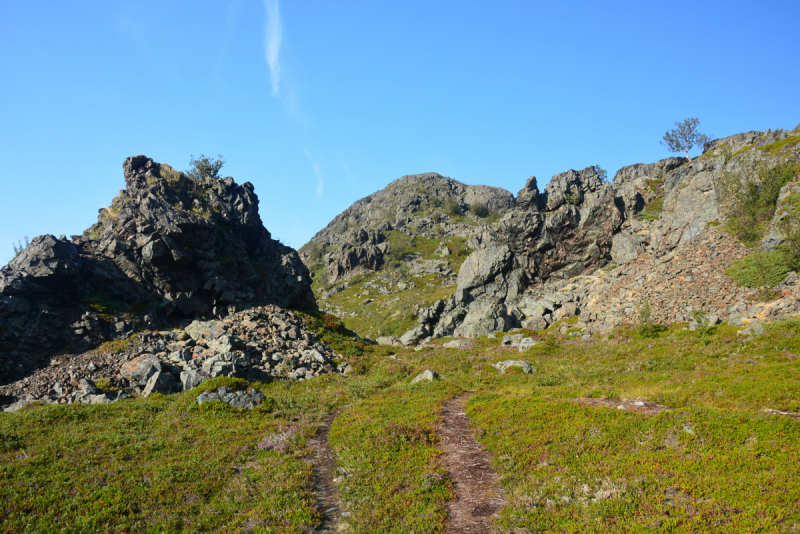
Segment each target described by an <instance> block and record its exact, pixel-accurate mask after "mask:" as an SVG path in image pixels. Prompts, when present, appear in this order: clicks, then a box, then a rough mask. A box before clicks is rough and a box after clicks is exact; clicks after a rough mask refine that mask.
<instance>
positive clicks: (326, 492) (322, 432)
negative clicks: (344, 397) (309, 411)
mask: <svg viewBox="0 0 800 534" xmlns="http://www.w3.org/2000/svg"><path fill="white" fill-rule="evenodd" d="M335 418H336V412H334V413H330V414H328V415H327V416H326V417H325V420H324V421H323V423H322V425H320V426H319V429H318V430H317V435H316V436H315V437H314V438H313V439H312V440H311V445H312V446H313V447H314V449H316V451H317V453H316V455H315V456H314V494H315V495H316V496H317V511H318V512H319V514H320V515H321V516H322V520H321V522H320V524H319V525H317V527H316V528H315V529H314V530H313V531H312V532H327V533H333V532H344V529H345V524H344V521H343V520H342V511H341V508H340V506H339V496H338V492H337V491H336V487H335V486H334V485H333V477H334V474H335V473H336V455H335V454H334V453H333V450H332V449H331V447H330V445H329V444H328V434H329V433H330V430H331V425H332V424H333V420H334V419H335Z"/></svg>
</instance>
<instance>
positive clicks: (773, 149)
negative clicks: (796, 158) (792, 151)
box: [759, 135, 800, 154]
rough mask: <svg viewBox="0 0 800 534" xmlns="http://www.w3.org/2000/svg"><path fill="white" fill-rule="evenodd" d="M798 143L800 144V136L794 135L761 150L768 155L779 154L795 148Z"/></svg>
mask: <svg viewBox="0 0 800 534" xmlns="http://www.w3.org/2000/svg"><path fill="white" fill-rule="evenodd" d="M797 143H800V135H793V136H790V137H787V138H786V139H784V140H782V141H776V142H775V143H771V144H769V145H766V146H762V147H761V148H759V150H761V151H762V152H766V153H767V154H777V153H778V152H781V151H782V150H784V149H786V148H791V147H793V146H795V145H796V144H797Z"/></svg>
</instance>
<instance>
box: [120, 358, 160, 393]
mask: <svg viewBox="0 0 800 534" xmlns="http://www.w3.org/2000/svg"><path fill="white" fill-rule="evenodd" d="M160 372H161V361H160V360H159V359H158V358H157V357H156V356H154V355H152V354H142V355H141V356H139V357H137V358H134V359H132V360H131V361H129V362H125V363H124V364H123V365H122V367H121V368H120V375H122V378H124V379H126V380H127V381H128V382H129V383H130V385H131V386H144V385H146V384H147V382H148V380H149V379H150V377H151V376H153V375H155V374H157V373H160Z"/></svg>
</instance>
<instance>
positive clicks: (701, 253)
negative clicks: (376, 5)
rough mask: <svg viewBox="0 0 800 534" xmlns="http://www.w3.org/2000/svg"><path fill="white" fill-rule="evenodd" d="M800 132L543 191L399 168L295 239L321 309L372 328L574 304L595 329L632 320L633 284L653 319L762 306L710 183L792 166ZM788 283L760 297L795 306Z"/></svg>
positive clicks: (775, 234)
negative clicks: (743, 272) (736, 269)
mask: <svg viewBox="0 0 800 534" xmlns="http://www.w3.org/2000/svg"><path fill="white" fill-rule="evenodd" d="M798 139H800V131H798V130H797V129H795V130H793V131H783V130H774V131H768V132H748V133H744V134H737V135H734V136H730V137H727V138H724V139H717V140H714V141H712V142H710V143H707V144H706V146H705V151H704V153H703V154H702V156H700V157H698V158H696V159H695V160H693V161H689V160H688V159H687V158H675V157H672V158H667V159H663V160H660V161H658V162H656V163H651V164H643V163H639V164H635V165H630V166H627V167H623V168H622V169H620V170H619V171H618V172H617V173H616V175H615V176H614V178H613V180H611V181H609V180H607V179H606V177H605V172H604V171H602V170H601V169H599V168H597V167H588V168H586V169H583V170H580V171H576V170H569V171H566V172H564V173H560V174H557V175H555V176H553V177H552V178H551V180H550V182H549V183H548V184H547V186H546V187H545V188H544V190H543V191H540V190H539V187H538V183H537V180H536V178H535V177H531V178H529V179H528V180H527V182H526V183H525V185H524V187H523V188H522V189H521V190H520V191H519V193H518V194H517V195H516V197H514V196H513V195H511V194H510V193H509V192H507V191H504V190H500V189H496V188H489V187H486V186H467V185H464V184H460V183H459V182H456V181H455V180H452V179H449V178H444V177H441V176H439V175H437V174H424V175H415V176H405V177H403V178H401V179H399V180H396V181H394V182H392V183H391V184H390V185H389V186H388V187H387V188H386V189H384V190H382V191H379V192H377V193H375V194H373V195H370V196H369V197H366V198H364V199H362V200H360V201H358V202H356V203H355V204H353V205H352V206H351V207H350V208H348V209H347V210H345V211H344V212H343V213H342V214H340V215H339V216H337V217H336V218H335V219H334V220H333V221H332V222H331V223H330V224H329V225H328V226H327V227H326V228H325V229H324V230H322V231H321V232H320V233H318V234H317V235H316V236H315V237H314V238H313V239H312V240H311V241H310V242H309V243H308V244H307V245H305V246H304V247H302V248H301V249H300V252H301V256H302V257H303V259H304V261H306V263H307V264H308V265H309V267H310V268H311V269H312V272H313V275H314V289H315V291H316V292H317V296H318V298H319V302H320V303H321V307H322V309H324V310H326V311H328V312H330V313H333V314H336V315H338V316H339V317H341V318H342V319H343V320H344V321H345V322H346V323H347V324H348V326H349V327H351V328H353V329H354V330H356V331H357V332H359V333H360V334H361V335H363V336H369V337H371V338H373V339H378V340H379V341H380V342H381V343H390V344H397V343H402V344H406V345H409V344H416V343H417V342H419V341H420V340H424V339H426V338H436V337H445V336H456V337H477V336H481V335H486V334H489V333H492V332H498V331H509V330H514V329H518V328H529V329H534V330H539V329H545V328H548V327H549V326H550V325H552V324H554V323H556V322H558V321H559V320H561V319H572V318H576V317H579V319H575V320H578V321H579V324H578V326H577V327H575V330H576V332H577V331H580V332H581V333H582V335H592V334H593V333H595V332H605V331H608V330H609V329H611V328H613V327H615V326H617V325H619V324H624V323H626V322H627V323H630V322H632V321H633V320H634V304H635V303H636V302H637V301H639V300H641V299H649V300H652V303H653V304H654V305H656V314H655V315H654V317H655V318H656V319H657V320H658V321H660V322H662V323H666V322H671V321H683V320H690V317H691V316H692V313H693V311H694V310H702V311H703V312H704V313H707V314H709V316H713V317H716V318H718V319H719V320H734V319H736V318H739V317H744V318H756V317H761V316H763V315H764V305H761V304H756V303H754V302H752V299H753V295H754V294H755V293H756V290H753V289H749V288H742V287H739V286H736V284H734V283H733V281H732V280H731V278H730V277H729V276H727V275H726V274H725V270H726V269H727V268H729V267H730V266H731V263H732V262H733V261H735V260H738V259H742V258H744V257H745V256H747V255H748V254H750V253H752V251H749V250H748V249H747V248H746V247H744V246H743V245H742V244H740V243H737V242H736V241H735V240H733V239H731V238H729V237H726V235H724V234H723V233H722V232H720V231H718V230H716V227H718V226H720V225H722V224H724V223H725V222H726V216H725V212H724V209H723V204H724V202H725V199H723V198H722V196H723V190H722V187H721V185H720V184H721V181H722V180H723V178H724V177H725V176H729V175H732V174H741V173H748V172H750V173H753V172H756V170H757V169H761V168H772V167H774V166H776V165H779V164H786V165H796V164H797V163H798V162H800V156H798V143H797V140H798ZM796 190H797V185H796V183H795V182H791V183H789V184H787V185H786V186H785V187H784V190H782V192H781V197H780V200H779V203H778V204H779V205H778V211H777V212H776V215H775V217H776V219H775V221H776V222H773V223H772V224H771V225H770V229H769V231H768V232H767V234H768V235H767V237H765V238H764V243H763V248H764V250H772V249H773V248H774V247H775V246H776V245H777V244H779V243H781V242H783V238H782V236H781V235H780V233H781V231H780V225H779V224H778V223H777V221H779V220H780V218H781V217H782V215H781V214H782V213H786V208H783V207H781V206H784V205H786V202H788V199H790V198H793V197H792V196H791V195H792V194H794V192H795V191H796ZM613 268H616V271H614V270H613ZM658 273H670V274H669V276H668V278H667V280H666V281H664V280H662V279H661V278H660V277H659V276H658ZM788 283H789V282H787V284H788ZM793 287H794V286H793V285H791V284H790V285H787V286H786V287H785V288H784V293H783V294H782V295H781V296H780V298H781V299H784V300H782V301H781V303H780V305H779V306H778V305H771V306H770V309H772V310H783V312H782V313H783V315H785V314H786V313H790V311H791V312H792V313H793V312H794V311H795V309H796V308H797V305H798V304H797V301H796V296H795V292H794V290H793V289H791V290H790V288H793ZM769 313H771V314H772V315H775V312H769ZM769 313H768V315H769ZM778 315H781V314H778Z"/></svg>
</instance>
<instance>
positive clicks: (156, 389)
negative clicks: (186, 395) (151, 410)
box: [142, 372, 178, 397]
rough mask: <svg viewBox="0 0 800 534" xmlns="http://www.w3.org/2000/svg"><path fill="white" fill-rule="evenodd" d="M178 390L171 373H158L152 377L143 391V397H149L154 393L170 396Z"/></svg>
mask: <svg viewBox="0 0 800 534" xmlns="http://www.w3.org/2000/svg"><path fill="white" fill-rule="evenodd" d="M177 390H178V385H177V383H176V382H175V378H173V376H172V375H171V374H169V373H161V372H158V373H156V374H154V375H153V376H151V377H150V379H149V380H148V381H147V385H145V387H144V391H142V396H144V397H149V396H150V395H152V394H153V393H162V394H164V395H168V394H170V393H174V392H176V391H177Z"/></svg>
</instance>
